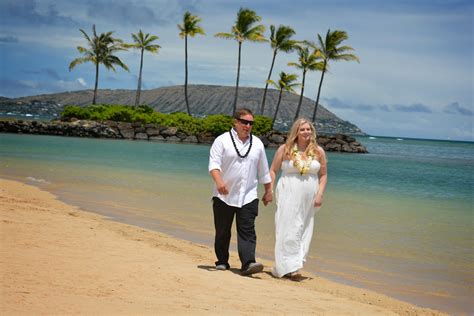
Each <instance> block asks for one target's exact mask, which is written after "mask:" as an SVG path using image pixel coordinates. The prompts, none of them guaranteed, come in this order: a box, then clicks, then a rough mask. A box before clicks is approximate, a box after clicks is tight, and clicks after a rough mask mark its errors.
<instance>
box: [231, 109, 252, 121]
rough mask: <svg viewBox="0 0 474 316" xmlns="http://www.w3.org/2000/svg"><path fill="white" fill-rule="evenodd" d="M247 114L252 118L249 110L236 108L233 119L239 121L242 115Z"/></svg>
mask: <svg viewBox="0 0 474 316" xmlns="http://www.w3.org/2000/svg"><path fill="white" fill-rule="evenodd" d="M247 114H250V115H252V116H253V113H252V111H251V110H250V109H247V108H238V109H237V110H236V111H235V114H234V118H235V119H239V118H240V117H241V116H242V115H247Z"/></svg>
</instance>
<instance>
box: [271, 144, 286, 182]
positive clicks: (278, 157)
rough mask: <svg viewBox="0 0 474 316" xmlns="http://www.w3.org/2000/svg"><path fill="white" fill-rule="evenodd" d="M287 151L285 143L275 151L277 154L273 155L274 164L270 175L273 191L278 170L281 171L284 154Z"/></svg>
mask: <svg viewBox="0 0 474 316" xmlns="http://www.w3.org/2000/svg"><path fill="white" fill-rule="evenodd" d="M284 153H285V145H284V144H283V145H281V146H280V147H278V149H277V151H276V152H275V156H273V161H272V165H271V167H270V176H271V177H272V185H271V188H272V191H273V188H274V186H275V180H276V175H277V173H278V171H280V168H281V163H282V162H283V155H284Z"/></svg>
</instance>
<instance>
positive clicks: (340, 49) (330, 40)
mask: <svg viewBox="0 0 474 316" xmlns="http://www.w3.org/2000/svg"><path fill="white" fill-rule="evenodd" d="M348 38H349V36H348V35H347V33H346V32H345V31H340V30H335V31H333V32H331V30H328V31H327V33H326V38H325V40H324V41H323V39H322V38H321V35H319V34H318V41H319V47H317V46H316V45H314V44H312V46H313V48H315V49H318V50H319V51H320V52H321V55H322V56H323V61H324V64H323V68H322V70H321V79H320V80H319V88H318V96H317V97H316V102H315V104H314V112H313V119H312V121H313V122H314V121H315V119H316V111H317V110H318V103H319V96H320V94H321V86H322V85H323V80H324V74H325V73H326V71H327V70H328V66H329V65H328V63H329V61H330V60H334V61H339V60H346V61H352V60H355V61H357V62H359V58H358V57H357V56H356V55H354V54H348V53H347V52H349V51H353V50H354V49H353V48H352V47H350V46H338V45H340V44H341V43H342V41H345V40H347V39H348Z"/></svg>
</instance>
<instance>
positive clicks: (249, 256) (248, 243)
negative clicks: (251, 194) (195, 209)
mask: <svg viewBox="0 0 474 316" xmlns="http://www.w3.org/2000/svg"><path fill="white" fill-rule="evenodd" d="M212 201H213V204H212V208H213V210H214V227H215V229H216V236H215V237H216V238H215V241H214V250H215V252H216V256H217V261H216V265H219V264H225V265H226V266H227V268H229V267H230V266H229V245H230V237H231V230H232V222H233V220H234V214H235V217H236V223H237V249H238V251H239V258H240V261H241V262H242V267H241V269H242V270H245V269H246V268H247V266H248V265H249V264H250V263H252V262H255V248H256V246H257V235H256V233H255V217H257V215H258V199H255V200H253V201H252V202H250V203H248V204H245V205H243V206H242V207H234V206H229V205H227V204H226V203H224V202H222V200H220V199H219V198H217V197H213V199H212Z"/></svg>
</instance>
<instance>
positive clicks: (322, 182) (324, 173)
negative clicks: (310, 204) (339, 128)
mask: <svg viewBox="0 0 474 316" xmlns="http://www.w3.org/2000/svg"><path fill="white" fill-rule="evenodd" d="M318 151H319V154H320V155H321V159H320V161H319V163H320V164H321V168H320V169H319V188H318V192H316V197H315V199H314V207H321V205H322V204H323V195H324V190H326V184H327V182H328V170H327V160H326V153H325V152H324V149H322V148H321V147H318Z"/></svg>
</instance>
